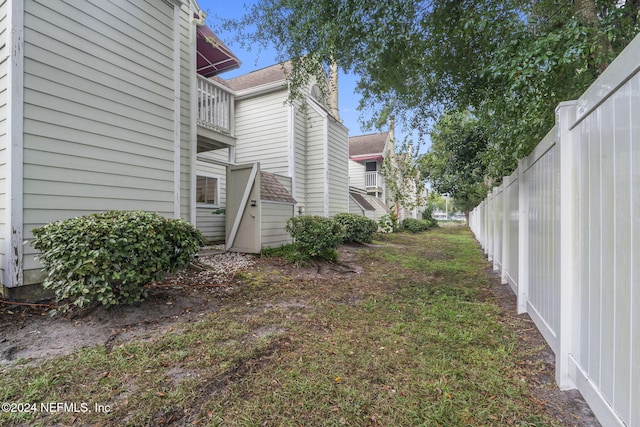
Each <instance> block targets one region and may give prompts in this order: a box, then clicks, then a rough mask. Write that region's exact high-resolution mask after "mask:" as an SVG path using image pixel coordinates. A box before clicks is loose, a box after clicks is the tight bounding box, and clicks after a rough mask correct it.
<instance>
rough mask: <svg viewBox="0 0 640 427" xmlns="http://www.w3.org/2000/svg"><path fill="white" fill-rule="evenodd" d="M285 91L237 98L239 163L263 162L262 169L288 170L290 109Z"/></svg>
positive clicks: (285, 173) (283, 171)
mask: <svg viewBox="0 0 640 427" xmlns="http://www.w3.org/2000/svg"><path fill="white" fill-rule="evenodd" d="M286 98H287V92H286V91H280V92H275V93H271V94H267V95H262V96H259V97H255V98H250V99H245V100H236V104H235V105H236V110H235V115H236V116H235V118H236V138H237V142H236V163H250V162H255V161H258V162H260V169H261V170H264V171H267V172H271V173H276V174H280V175H288V174H289V128H288V125H287V123H288V122H289V111H288V107H287V105H286V104H285V101H286Z"/></svg>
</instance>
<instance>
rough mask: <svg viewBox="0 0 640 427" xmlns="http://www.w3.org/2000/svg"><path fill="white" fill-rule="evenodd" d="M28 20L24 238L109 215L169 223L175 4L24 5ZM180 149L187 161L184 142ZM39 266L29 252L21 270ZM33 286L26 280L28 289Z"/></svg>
mask: <svg viewBox="0 0 640 427" xmlns="http://www.w3.org/2000/svg"><path fill="white" fill-rule="evenodd" d="M183 12H184V13H186V9H185V10H184V11H183ZM184 13H183V15H184ZM24 18H25V76H24V81H25V91H24V99H25V102H24V229H25V236H24V237H25V238H27V239H28V238H30V237H31V229H32V228H33V227H36V226H39V225H41V224H43V223H45V222H49V221H52V220H56V219H60V218H65V217H69V216H73V215H82V214H86V213H90V212H95V211H101V210H108V209H145V210H149V211H155V212H159V213H162V214H164V215H167V216H173V207H174V206H173V196H174V184H173V169H174V162H173V160H174V156H173V144H174V100H173V95H174V74H173V69H172V65H173V60H174V57H173V46H174V43H173V6H172V5H170V4H169V3H165V2H162V1H151V0H147V1H139V2H135V3H128V2H117V3H110V2H103V1H99V0H93V1H86V2H83V3H82V5H81V7H79V6H75V5H72V4H69V3H66V2H64V1H60V0H56V1H48V2H42V3H40V2H36V1H27V2H26V3H25V17H24ZM183 20H184V21H185V22H186V21H187V20H190V17H189V16H186V17H183ZM185 22H183V25H186V23H185ZM187 30H188V28H183V29H182V32H183V33H186V32H187ZM183 49H187V45H186V42H185V44H184V45H183ZM185 52H186V50H185ZM185 52H183V53H182V55H183V57H185V56H186V55H188V53H185ZM182 62H185V61H182ZM187 68H188V66H187ZM187 68H185V69H183V70H182V75H183V77H182V79H181V81H182V86H183V87H182V90H183V91H186V92H183V93H182V95H181V96H182V98H187V97H188V86H186V85H187V82H188V80H189V79H188V78H187V76H186V73H188V72H189V70H188V69H187ZM185 108H186V109H183V110H182V111H181V112H182V114H183V120H184V121H185V124H184V126H183V127H182V128H181V130H182V137H183V138H185V139H187V138H188V137H189V130H188V125H187V123H188V120H187V119H186V117H187V116H188V115H189V111H188V108H189V107H188V106H186V107H185ZM183 151H185V152H184V153H182V155H183V156H184V157H185V158H186V156H187V155H188V154H189V153H188V143H187V142H185V143H184V144H183ZM182 163H183V165H184V164H185V161H183V162H182ZM182 173H183V174H185V175H183V176H182V178H183V184H182V188H183V190H186V189H188V184H187V179H186V174H189V171H188V170H185V171H182ZM38 268H39V266H38V264H37V263H36V262H35V261H34V259H33V250H32V249H31V248H30V247H27V248H26V249H25V271H26V270H29V269H38ZM34 273H36V272H34ZM30 277H31V276H30ZM37 280H38V278H37V277H35V276H32V277H31V278H28V277H27V275H26V274H25V284H28V283H30V282H33V281H37Z"/></svg>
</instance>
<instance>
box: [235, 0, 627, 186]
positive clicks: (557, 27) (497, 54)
mask: <svg viewBox="0 0 640 427" xmlns="http://www.w3.org/2000/svg"><path fill="white" fill-rule="evenodd" d="M639 11H640V0H574V1H573V2H567V1H564V0H417V1H405V0H260V1H258V2H256V3H255V4H253V5H251V6H250V7H249V9H248V12H247V14H246V15H245V16H244V18H242V19H241V20H236V21H232V20H227V21H226V22H224V23H223V25H224V26H225V28H228V29H235V30H236V33H237V34H238V40H239V41H240V42H241V43H242V44H244V45H245V46H254V47H256V46H260V45H267V44H273V45H274V46H275V47H276V49H277V50H278V52H279V53H280V59H282V60H285V59H293V61H294V67H293V71H292V74H291V76H290V79H291V84H292V88H293V89H294V90H295V89H296V88H299V87H302V86H303V85H304V84H305V83H306V82H307V81H308V78H309V76H310V75H315V73H316V72H317V69H318V68H317V65H318V64H323V65H324V66H325V67H327V66H328V64H329V63H331V62H332V61H335V62H336V63H337V64H338V66H339V67H340V68H341V69H343V70H344V71H346V72H351V73H355V74H357V75H358V76H359V82H358V86H357V91H358V92H359V94H360V95H361V96H362V98H361V104H360V108H361V110H362V111H363V113H364V117H365V118H366V119H367V121H368V123H369V124H371V125H375V124H382V123H385V122H386V120H387V118H388V115H390V114H393V115H395V116H396V119H397V121H399V122H401V123H402V124H403V127H405V128H406V129H408V130H417V131H418V133H419V134H420V135H421V136H424V135H427V134H428V133H429V132H430V131H431V129H432V126H433V124H434V123H435V121H436V120H437V119H438V118H439V117H440V116H441V115H442V114H443V113H445V112H453V111H472V112H473V115H474V117H476V119H477V122H478V123H479V125H480V126H482V127H483V128H484V129H485V133H486V135H487V136H488V137H489V139H490V140H491V144H489V146H488V148H487V160H488V163H487V173H488V174H490V175H491V176H494V177H500V176H502V175H504V174H507V173H509V172H510V171H511V170H512V169H513V168H514V167H515V165H516V162H517V159H518V158H520V157H522V156H524V155H526V154H528V153H529V152H530V151H531V150H532V149H533V147H534V146H535V145H536V144H537V142H538V141H539V140H540V139H541V138H542V137H543V136H544V134H545V133H546V132H547V131H548V130H549V129H550V127H551V126H552V125H553V120H554V108H555V106H556V105H557V104H558V103H559V102H561V101H565V100H570V99H574V98H576V97H578V96H579V95H580V94H581V93H582V92H583V91H584V90H585V89H586V88H587V87H588V86H589V85H590V84H591V83H592V82H593V81H594V80H595V78H596V77H597V76H598V75H599V74H600V73H601V72H602V71H603V69H604V68H605V67H606V66H607V64H608V63H609V62H610V61H611V60H612V58H614V57H615V55H617V54H618V53H619V52H620V51H621V50H622V49H623V48H624V47H625V46H626V45H627V44H628V43H629V42H630V41H631V39H632V38H633V37H634V36H635V35H636V34H637V33H638V31H639V29H640V26H639V23H640V21H639V15H638V13H639ZM302 58H304V60H302Z"/></svg>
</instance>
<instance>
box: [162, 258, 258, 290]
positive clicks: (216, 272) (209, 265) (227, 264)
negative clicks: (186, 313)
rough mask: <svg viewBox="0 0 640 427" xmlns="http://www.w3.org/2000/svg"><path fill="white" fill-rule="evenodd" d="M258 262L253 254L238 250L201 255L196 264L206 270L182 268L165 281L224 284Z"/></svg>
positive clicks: (189, 283)
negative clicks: (238, 251) (196, 270)
mask: <svg viewBox="0 0 640 427" xmlns="http://www.w3.org/2000/svg"><path fill="white" fill-rule="evenodd" d="M255 263H256V259H255V257H254V256H252V255H246V254H241V253H237V252H225V253H221V254H216V255H207V256H199V257H198V260H197V262H196V263H195V265H196V266H198V267H200V268H205V269H206V270H204V271H199V272H194V271H192V270H182V271H179V272H177V273H176V274H175V276H174V277H171V278H168V279H167V280H166V281H165V283H169V284H175V285H223V284H225V283H227V282H229V281H230V280H231V279H232V278H233V276H234V275H235V274H236V273H237V272H238V271H241V270H246V269H247V268H250V267H251V266H252V265H254V264H255Z"/></svg>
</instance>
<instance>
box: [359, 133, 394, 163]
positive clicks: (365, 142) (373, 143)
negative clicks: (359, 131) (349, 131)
mask: <svg viewBox="0 0 640 427" xmlns="http://www.w3.org/2000/svg"><path fill="white" fill-rule="evenodd" d="M388 140H389V132H379V133H370V134H368V135H358V136H352V137H351V138H349V157H357V156H364V155H367V154H378V153H383V152H384V148H385V146H386V145H387V141H388Z"/></svg>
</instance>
